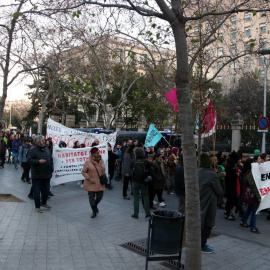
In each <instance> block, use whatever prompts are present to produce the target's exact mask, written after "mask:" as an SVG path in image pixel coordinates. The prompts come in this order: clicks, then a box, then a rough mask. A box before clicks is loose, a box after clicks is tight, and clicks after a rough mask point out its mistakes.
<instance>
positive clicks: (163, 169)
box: [157, 159, 167, 177]
mask: <svg viewBox="0 0 270 270" xmlns="http://www.w3.org/2000/svg"><path fill="white" fill-rule="evenodd" d="M157 162H158V163H159V164H160V167H161V171H162V174H163V176H164V177H165V176H166V174H167V173H166V170H165V166H164V162H163V160H162V161H159V160H158V159H157Z"/></svg>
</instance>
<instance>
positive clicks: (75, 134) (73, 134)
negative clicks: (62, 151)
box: [46, 118, 116, 148]
mask: <svg viewBox="0 0 270 270" xmlns="http://www.w3.org/2000/svg"><path fill="white" fill-rule="evenodd" d="M46 137H47V138H49V137H51V138H52V143H53V145H58V144H59V142H60V141H64V142H65V143H66V144H67V147H69V148H72V147H73V146H74V143H75V142H76V141H79V143H80V144H82V143H83V144H85V146H86V147H91V145H92V143H93V142H94V140H95V139H98V140H99V142H100V144H102V143H107V142H109V143H110V144H111V146H112V147H114V145H115V141H116V132H114V133H112V134H109V135H107V134H103V133H99V134H96V133H87V132H82V131H79V130H76V129H73V128H68V127H65V126H63V125H61V124H59V123H57V122H55V121H53V120H52V119H51V118H49V119H48V122H47V135H46Z"/></svg>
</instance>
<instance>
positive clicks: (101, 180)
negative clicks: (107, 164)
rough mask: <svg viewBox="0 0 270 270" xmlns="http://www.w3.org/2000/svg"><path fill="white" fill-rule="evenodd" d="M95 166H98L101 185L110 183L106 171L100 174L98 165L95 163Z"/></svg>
mask: <svg viewBox="0 0 270 270" xmlns="http://www.w3.org/2000/svg"><path fill="white" fill-rule="evenodd" d="M93 165H94V167H95V168H96V171H97V174H98V176H99V181H100V184H101V185H106V184H107V183H108V178H107V175H106V173H104V174H102V175H99V173H98V170H97V167H96V165H95V164H94V163H93Z"/></svg>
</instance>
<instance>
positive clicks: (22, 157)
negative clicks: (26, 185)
mask: <svg viewBox="0 0 270 270" xmlns="http://www.w3.org/2000/svg"><path fill="white" fill-rule="evenodd" d="M30 149H31V144H26V143H24V144H23V145H22V146H21V147H20V151H19V161H20V162H22V163H23V162H27V154H28V153H29V151H30Z"/></svg>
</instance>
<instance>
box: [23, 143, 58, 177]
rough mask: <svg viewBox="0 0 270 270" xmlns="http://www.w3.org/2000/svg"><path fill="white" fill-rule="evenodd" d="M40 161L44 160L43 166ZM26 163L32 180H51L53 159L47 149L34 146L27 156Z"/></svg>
mask: <svg viewBox="0 0 270 270" xmlns="http://www.w3.org/2000/svg"><path fill="white" fill-rule="evenodd" d="M40 159H45V160H46V162H45V163H43V164H40V163H39V160H40ZM27 163H28V164H29V165H31V174H32V178H34V179H35V178H37V179H38V178H51V177H52V172H53V159H52V155H51V152H50V150H49V149H48V148H47V147H40V146H38V145H36V146H35V147H33V148H31V149H30V151H29V153H28V154H27Z"/></svg>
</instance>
